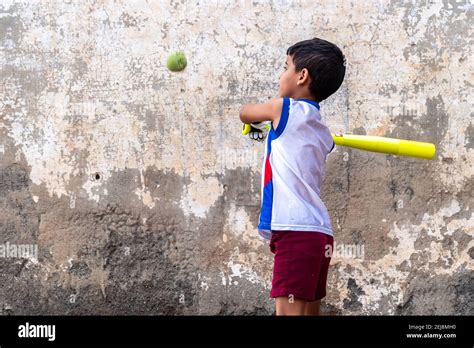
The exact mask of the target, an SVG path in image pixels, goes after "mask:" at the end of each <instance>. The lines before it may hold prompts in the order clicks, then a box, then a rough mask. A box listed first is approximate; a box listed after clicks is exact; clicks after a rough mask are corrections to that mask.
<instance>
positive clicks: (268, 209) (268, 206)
mask: <svg viewBox="0 0 474 348" xmlns="http://www.w3.org/2000/svg"><path fill="white" fill-rule="evenodd" d="M274 138H275V131H274V130H273V127H270V131H269V132H268V135H267V153H266V154H265V161H268V160H270V159H269V157H270V153H271V152H272V140H273V139H274ZM264 168H266V166H264ZM264 170H265V169H264ZM262 176H263V177H265V173H262ZM262 182H263V180H262ZM272 204H273V180H271V179H270V181H268V182H267V184H266V185H265V186H264V187H263V197H262V207H261V209H260V221H259V223H258V229H260V230H270V223H271V221H272Z"/></svg>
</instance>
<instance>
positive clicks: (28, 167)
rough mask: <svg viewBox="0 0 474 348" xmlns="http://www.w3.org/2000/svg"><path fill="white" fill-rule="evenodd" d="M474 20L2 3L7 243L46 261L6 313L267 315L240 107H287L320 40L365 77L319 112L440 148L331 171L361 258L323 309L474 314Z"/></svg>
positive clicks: (459, 14) (2, 220)
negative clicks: (298, 67) (308, 51)
mask: <svg viewBox="0 0 474 348" xmlns="http://www.w3.org/2000/svg"><path fill="white" fill-rule="evenodd" d="M472 15H473V7H472V5H470V4H466V3H465V2H462V1H419V2H412V1H406V2H383V1H376V0H373V1H356V2H349V1H339V2H333V1H326V2H321V3H319V4H317V3H315V2H314V1H273V2H270V1H262V2H253V1H200V2H198V1H193V2H191V1H182V2H178V1H171V0H170V1H118V2H117V1H49V2H46V1H43V2H39V1H38V2H31V1H25V2H11V1H6V0H2V1H1V2H0V44H1V51H0V61H1V64H2V69H1V82H2V83H1V85H0V117H1V118H0V207H1V211H0V243H7V242H9V243H11V244H15V243H16V244H35V245H37V246H38V257H37V258H35V257H29V258H21V259H19V258H12V257H9V258H7V257H5V258H0V284H1V285H0V311H1V313H3V314H39V313H53V314H61V313H67V314H271V313H272V312H273V302H272V301H271V300H270V299H269V298H268V292H269V288H270V281H271V271H272V254H271V253H270V251H269V250H268V246H267V245H266V244H265V243H264V242H263V241H262V240H261V239H260V237H259V236H258V235H257V232H256V230H255V227H256V223H257V218H258V212H259V203H260V195H259V194H260V192H259V190H260V187H259V185H260V161H261V156H262V151H263V147H262V145H261V144H251V143H250V141H249V140H248V139H245V138H244V137H242V136H241V135H240V128H241V125H240V122H239V119H238V110H239V107H240V105H241V104H242V103H247V102H255V101H264V100H266V99H267V98H270V97H274V96H276V95H275V94H276V91H277V87H278V76H279V74H280V72H281V69H282V66H283V65H282V64H283V63H284V60H285V52H286V49H287V47H288V46H289V45H291V44H293V43H295V42H297V41H300V40H302V39H307V38H311V37H314V36H318V37H322V38H325V39H327V40H330V41H332V42H334V43H336V44H337V45H339V46H340V47H341V48H342V49H343V51H344V53H345V55H346V57H347V61H348V70H347V76H346V80H345V82H344V84H343V86H342V87H341V89H340V90H339V91H338V92H337V94H335V95H334V96H332V97H331V98H330V99H328V100H327V101H325V102H323V103H322V109H321V112H322V115H323V119H324V121H325V122H326V123H327V124H328V125H329V127H330V128H331V130H332V131H343V132H354V133H359V134H371V135H385V136H393V137H400V138H408V139H418V140H421V141H429V142H434V143H436V144H437V148H438V154H437V157H436V159H435V160H433V161H427V160H420V159H410V158H400V157H395V156H386V155H382V154H373V153H368V152H362V151H358V150H350V149H348V148H337V149H336V151H335V152H333V154H331V156H330V157H329V158H328V167H327V170H326V178H325V180H324V188H323V194H322V196H323V200H324V201H325V202H326V203H327V206H328V208H329V209H330V214H331V218H332V222H333V227H334V232H335V240H336V243H338V244H339V245H343V244H345V245H346V246H347V245H349V246H351V245H356V246H358V247H361V246H363V248H364V249H363V250H364V252H365V254H364V255H363V257H360V258H350V257H347V255H340V254H339V256H336V257H334V258H333V259H332V262H331V264H332V268H331V271H330V276H329V285H328V296H327V298H326V300H325V307H326V309H328V308H329V309H332V310H334V311H336V312H338V313H343V314H474V310H473V307H472V306H473V298H472V293H473V292H472V289H473V287H474V285H473V273H472V272H473V267H472V266H473V260H472V259H473V257H474V249H473V247H474V245H473V241H472V237H473V227H474V223H473V219H472V207H473V205H474V202H473V152H474V151H473V149H474V125H473V123H472V106H473V105H472V92H473V89H472V82H473V80H474V79H473V71H474V69H473V60H472V53H473V52H472V46H473V35H472V27H473V16H472ZM174 50H183V51H184V52H185V53H186V55H187V57H188V66H187V68H186V69H185V70H184V71H183V72H181V73H171V72H169V71H167V70H166V67H165V62H166V57H167V55H168V53H170V52H171V51H174ZM469 96H471V99H468V97H469ZM336 251H337V249H336Z"/></svg>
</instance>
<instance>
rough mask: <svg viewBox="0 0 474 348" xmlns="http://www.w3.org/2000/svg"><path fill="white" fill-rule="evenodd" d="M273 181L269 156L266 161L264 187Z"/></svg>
mask: <svg viewBox="0 0 474 348" xmlns="http://www.w3.org/2000/svg"><path fill="white" fill-rule="evenodd" d="M270 180H272V166H271V165H270V154H268V156H267V159H266V161H265V176H264V179H263V185H264V186H265V185H266V184H268V182H269V181H270Z"/></svg>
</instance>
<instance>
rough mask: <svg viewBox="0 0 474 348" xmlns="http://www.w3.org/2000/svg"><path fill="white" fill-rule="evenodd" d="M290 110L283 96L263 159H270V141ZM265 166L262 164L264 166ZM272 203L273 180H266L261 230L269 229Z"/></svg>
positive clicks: (280, 130) (263, 174) (283, 123)
mask: <svg viewBox="0 0 474 348" xmlns="http://www.w3.org/2000/svg"><path fill="white" fill-rule="evenodd" d="M289 110H290V99H289V98H287V97H284V98H283V106H282V109H281V115H280V121H279V122H278V126H277V129H276V130H273V124H272V127H270V131H269V132H268V136H267V153H266V154H265V161H269V160H270V158H269V157H270V154H271V152H272V141H273V140H275V139H276V138H278V137H279V136H280V135H281V133H283V130H284V129H285V127H286V124H287V123H288V114H289ZM265 167H266V166H264V168H265ZM265 174H267V175H268V173H262V176H263V177H265ZM272 205H273V180H271V179H270V181H268V182H267V184H266V185H265V186H264V187H263V197H262V207H261V210H260V221H259V224H258V228H259V229H261V230H270V227H271V221H272Z"/></svg>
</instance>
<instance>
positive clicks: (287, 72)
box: [278, 56, 298, 98]
mask: <svg viewBox="0 0 474 348" xmlns="http://www.w3.org/2000/svg"><path fill="white" fill-rule="evenodd" d="M297 81H298V74H297V73H296V72H295V65H294V64H293V58H292V57H291V56H286V63H285V67H284V69H283V72H282V73H281V75H280V85H279V89H278V96H279V97H280V98H282V97H291V96H292V95H293V91H294V88H295V87H296V82H297Z"/></svg>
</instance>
